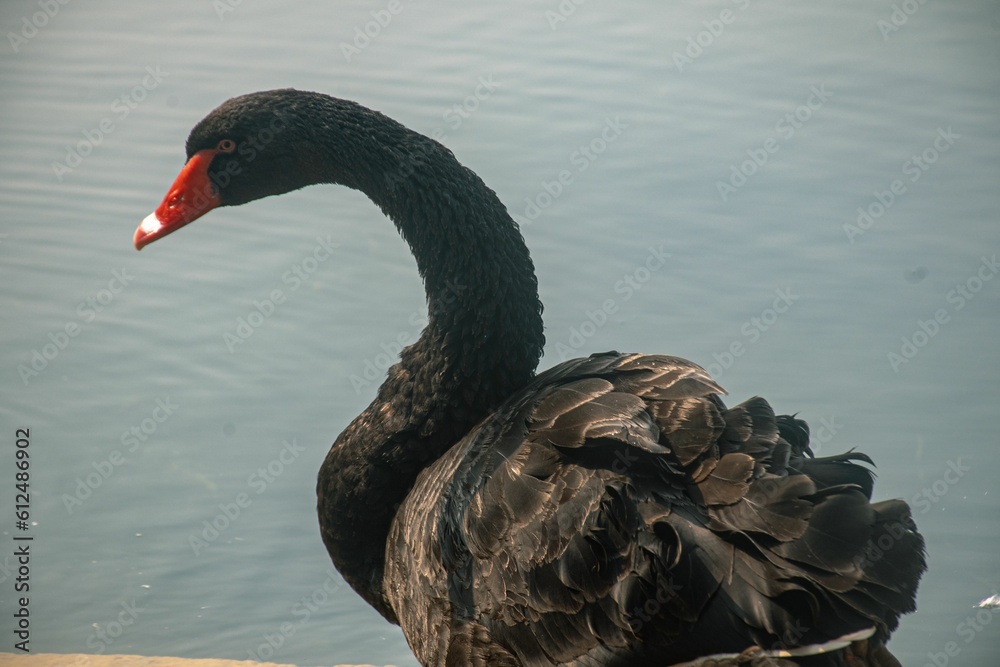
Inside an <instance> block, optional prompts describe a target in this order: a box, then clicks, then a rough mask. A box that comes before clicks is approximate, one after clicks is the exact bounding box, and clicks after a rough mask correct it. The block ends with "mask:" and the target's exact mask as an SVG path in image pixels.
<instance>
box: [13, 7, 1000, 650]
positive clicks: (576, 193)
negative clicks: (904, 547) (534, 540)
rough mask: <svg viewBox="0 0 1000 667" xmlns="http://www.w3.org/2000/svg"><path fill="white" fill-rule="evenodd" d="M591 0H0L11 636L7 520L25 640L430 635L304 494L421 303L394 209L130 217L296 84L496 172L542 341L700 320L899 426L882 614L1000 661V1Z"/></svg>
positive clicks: (698, 326) (324, 193) (742, 367)
mask: <svg viewBox="0 0 1000 667" xmlns="http://www.w3.org/2000/svg"><path fill="white" fill-rule="evenodd" d="M578 1H579V4H576V3H573V2H569V0H564V1H563V2H557V1H555V0H553V1H552V2H542V3H529V2H514V3H490V2H479V3H459V2H449V3H435V4H433V5H432V4H431V3H418V2H412V3H411V2H406V1H405V0H398V2H397V1H396V0H393V2H373V3H360V2H352V3H328V4H323V3H313V4H307V3H304V2H290V1H289V2H280V3H279V2H275V3H266V2H261V1H257V2H251V1H249V0H246V1H243V2H239V1H237V0H218V1H216V2H214V3H213V2H210V1H209V0H200V1H187V2H172V3H158V4H156V5H155V6H153V7H150V6H147V5H139V4H132V5H123V4H121V3H110V2H87V3H84V2H69V3H67V4H65V5H62V4H59V3H58V2H54V0H53V1H52V2H49V3H48V4H47V5H46V3H44V2H37V1H30V0H16V1H15V0H8V1H6V2H4V3H3V4H2V8H0V27H2V29H3V30H2V32H3V33H4V34H5V35H6V37H5V39H4V40H3V44H0V53H2V56H0V72H2V93H0V98H2V100H3V102H2V122H0V151H2V153H0V181H2V184H3V185H2V191H0V192H2V201H0V220H2V223H0V234H2V235H0V280H2V284H3V286H4V287H3V290H2V292H0V312H2V317H3V327H2V331H3V334H2V336H3V345H2V348H0V371H2V372H0V391H2V395H3V400H2V406H0V410H2V437H0V440H2V442H3V446H2V448H0V451H2V452H3V454H2V457H3V460H2V461H0V470H2V471H4V472H3V473H2V474H0V480H2V482H3V483H2V486H3V489H4V490H3V492H2V494H0V497H2V498H3V506H4V507H5V508H7V507H11V506H12V505H13V501H14V474H15V468H14V456H15V455H14V450H15V445H14V442H15V431H16V429H18V428H27V429H30V456H31V459H30V461H31V468H30V473H31V477H30V484H31V486H30V491H31V503H30V504H31V508H30V518H31V525H30V530H29V531H18V530H17V529H16V528H15V523H14V517H13V516H12V514H13V512H11V511H8V510H7V509H4V511H3V512H2V513H0V532H2V537H3V540H4V541H5V544H4V546H2V547H0V553H2V554H4V555H3V557H0V565H2V571H0V600H2V602H0V609H2V617H3V618H4V619H6V620H4V621H3V623H2V624H0V625H2V626H3V631H2V633H0V636H2V637H3V638H4V639H3V645H2V646H0V651H13V650H14V649H13V642H14V640H13V638H12V637H13V635H12V633H11V629H12V627H13V621H12V616H11V614H12V613H13V612H14V609H15V603H14V592H13V590H14V589H13V584H14V575H13V574H12V570H11V567H12V563H13V558H12V553H13V547H12V546H11V545H13V544H14V542H13V541H12V536H13V535H14V534H15V533H17V534H19V535H25V534H30V535H32V536H33V537H34V541H33V542H32V552H31V553H32V560H31V575H30V576H31V580H30V585H31V590H30V613H31V644H30V646H31V649H32V650H33V651H56V652H71V651H81V652H99V651H100V652H111V653H138V654H145V655H162V654H169V655H180V656H188V657H225V658H236V659H255V658H261V659H270V660H275V661H280V662H294V663H297V664H300V665H330V664H333V663H337V662H365V663H373V664H376V665H383V664H394V665H400V666H402V665H414V664H415V662H414V660H413V658H412V656H411V654H410V652H409V650H408V648H407V646H406V643H405V641H404V639H403V637H402V634H401V633H400V631H399V629H398V628H396V627H394V626H390V625H389V624H387V623H385V622H384V621H383V620H382V619H381V618H380V617H379V616H377V615H376V614H375V613H374V612H373V611H371V610H370V609H368V608H367V607H366V605H365V604H364V603H363V602H362V601H361V600H360V598H358V597H357V596H356V595H355V594H354V593H353V592H352V591H351V590H350V589H349V588H348V587H347V586H345V585H344V584H343V582H342V580H341V579H340V577H339V576H338V575H337V574H336V573H334V572H332V570H331V567H330V564H329V561H328V558H327V556H326V553H325V551H324V549H323V546H322V544H321V542H320V539H319V535H318V531H317V526H316V519H315V510H314V505H315V500H314V484H315V474H316V471H317V469H318V468H319V464H320V462H321V460H322V458H323V456H324V455H325V453H326V450H327V448H328V446H329V443H330V442H332V440H333V439H334V437H336V435H337V433H339V431H340V430H341V429H342V428H343V427H344V426H345V425H346V424H347V423H348V422H349V421H350V420H351V418H352V417H353V416H354V415H355V414H357V413H358V412H359V411H360V410H361V409H362V408H363V407H364V406H365V405H366V404H367V403H368V402H369V401H370V400H371V398H372V397H373V395H374V393H375V389H376V386H377V384H378V382H379V381H380V379H381V376H382V374H383V371H384V369H385V367H386V366H387V365H388V364H389V363H390V361H391V357H392V355H393V354H394V353H395V350H396V349H398V343H399V341H402V342H404V343H405V342H409V341H411V340H412V339H413V338H414V337H415V336H416V335H417V333H418V332H419V330H420V327H421V323H422V318H423V316H424V309H423V298H422V292H421V288H420V284H419V280H418V277H417V273H416V270H415V267H414V264H413V261H412V259H411V258H410V257H409V254H408V251H407V248H406V246H405V245H404V244H403V242H402V241H401V240H400V239H399V238H398V237H397V235H396V233H395V231H394V230H393V228H392V225H390V224H388V223H387V222H386V221H385V220H384V219H383V217H382V215H381V214H380V213H379V211H378V210H377V209H375V207H374V206H372V205H371V203H370V202H369V201H368V200H367V199H365V198H364V197H363V196H361V195H359V194H358V193H356V192H352V191H348V190H346V189H338V188H331V187H316V188H310V189H307V190H305V191H301V192H297V193H294V194H290V195H286V196H283V197H280V198H271V199H268V200H263V201H259V202H256V203H253V204H251V205H248V206H245V207H242V208H238V209H220V210H217V211H214V212H212V213H211V214H210V215H209V216H207V217H206V218H204V219H202V220H200V221H198V222H197V223H195V224H194V225H192V226H190V227H188V228H186V229H184V230H183V231H182V232H180V233H178V234H175V235H173V236H171V237H169V238H167V239H165V240H162V241H160V242H158V243H157V244H155V245H153V246H151V247H149V248H147V249H146V250H145V251H143V252H142V253H141V254H140V253H136V252H135V251H134V250H133V248H132V243H131V241H132V233H133V231H134V229H135V227H136V225H137V224H138V222H139V221H140V220H141V219H142V218H143V217H144V216H145V215H146V214H147V213H149V212H150V211H151V210H152V209H153V208H155V206H156V205H157V204H158V203H159V201H160V199H161V198H162V196H163V195H164V193H165V192H166V189H167V187H168V186H169V185H170V183H171V182H172V180H173V178H174V176H175V175H176V173H177V171H178V170H179V168H180V166H181V165H182V163H183V159H184V148H183V147H184V140H185V138H186V137H187V133H188V131H189V129H190V128H191V126H193V125H194V123H195V122H196V121H198V120H199V119H201V118H202V117H203V116H204V115H205V114H206V113H207V112H208V111H209V110H211V109H212V108H214V107H215V106H216V105H218V104H219V103H220V102H222V101H223V100H225V99H226V98H228V97H230V96H233V95H236V94H240V93H245V92H250V91H255V90H264V89H268V88H277V87H288V86H291V87H297V88H302V89H311V90H318V91H323V92H326V93H330V94H333V95H336V96H339V97H345V98H350V99H354V100H357V101H359V102H361V103H363V104H365V105H368V106H370V107H373V108H376V109H379V110H381V111H383V112H385V113H387V114H389V115H391V116H393V117H395V118H397V119H398V120H400V121H402V122H403V123H405V124H407V125H408V126H410V127H412V128H415V129H417V130H419V131H421V132H424V133H426V134H433V135H435V136H438V137H439V138H440V139H441V140H442V141H443V142H444V143H445V144H446V145H448V146H449V147H450V148H451V149H452V150H453V151H454V152H455V154H456V155H457V156H458V157H459V159H460V160H462V161H463V162H464V163H465V164H466V165H468V166H469V167H471V168H472V169H474V170H475V171H476V172H478V173H479V174H480V175H481V176H482V177H483V179H484V180H485V181H486V182H487V183H488V184H489V185H490V186H491V187H492V188H494V189H495V190H496V191H497V193H498V194H499V195H500V197H501V199H502V200H503V201H504V202H505V203H506V204H507V205H508V207H509V208H510V210H511V212H512V214H514V216H515V217H516V218H517V219H518V220H519V221H520V222H522V226H523V231H524V235H525V237H526V239H527V242H528V244H529V246H530V247H531V249H532V252H533V257H534V261H535V264H536V266H537V268H538V275H539V282H540V285H541V296H542V300H543V301H544V303H545V304H546V311H545V321H546V327H547V329H546V331H547V339H548V344H547V346H546V355H545V358H544V359H543V361H542V367H543V368H544V367H548V366H551V365H553V364H555V363H557V362H559V361H560V360H562V359H563V358H567V357H570V356H581V355H586V354H589V353H591V352H595V351H603V350H608V349H618V350H631V351H643V352H664V353H671V354H676V355H680V356H684V357H686V358H689V359H691V360H693V361H696V362H699V363H701V364H703V365H705V366H706V367H708V368H709V369H710V370H711V371H712V372H713V373H715V374H716V375H717V377H718V378H719V380H720V381H721V383H722V384H723V385H724V386H725V387H726V388H727V389H728V390H729V392H730V394H731V399H732V400H733V401H739V400H743V399H745V398H747V397H749V396H752V395H754V394H760V395H763V396H765V397H766V398H768V399H769V400H770V401H771V402H772V404H773V405H774V406H775V407H776V409H778V410H779V411H783V412H798V413H799V414H800V416H802V417H803V418H805V419H807V420H809V421H810V422H811V424H812V426H813V431H814V437H815V439H816V447H817V448H818V450H819V452H820V453H822V454H831V453H836V452H840V451H844V450H847V449H850V448H852V447H858V448H861V449H862V450H863V451H865V452H868V453H869V454H871V455H872V456H873V457H874V458H875V460H876V461H877V463H878V464H879V467H878V483H877V490H876V493H877V495H878V496H879V497H883V498H888V497H902V498H905V499H907V500H909V501H910V502H911V504H912V505H913V508H914V514H915V517H916V520H917V522H918V524H919V526H920V529H921V530H922V531H923V533H924V535H925V536H926V537H927V543H928V552H929V559H930V570H929V572H928V574H927V576H926V577H925V578H924V580H923V584H922V586H921V589H920V597H919V611H918V612H917V613H915V614H913V615H911V616H908V617H906V618H905V619H904V620H903V624H902V626H901V628H900V630H899V631H898V632H897V633H896V635H895V636H894V638H893V640H892V643H891V647H892V649H893V650H894V651H895V652H896V653H897V655H899V656H900V658H901V659H902V661H903V663H904V664H907V665H923V664H935V661H937V664H939V665H940V664H941V661H942V660H945V661H947V662H948V664H951V665H987V664H996V663H995V662H994V661H995V654H996V653H997V652H998V651H1000V622H993V623H990V621H992V620H993V618H994V615H993V613H992V612H990V611H988V610H977V609H975V605H976V604H977V603H978V602H979V601H980V600H982V599H984V598H986V597H987V596H989V595H991V594H993V593H996V592H997V587H998V586H1000V566H998V564H997V552H998V547H1000V537H998V520H997V517H998V512H1000V500H998V495H1000V494H998V492H997V483H996V481H997V479H998V478H1000V456H998V453H997V449H998V446H1000V443H998V432H997V428H996V424H997V420H996V415H997V397H998V391H997V390H998V383H1000V381H998V370H1000V364H998V359H1000V356H998V353H997V345H996V340H997V327H998V324H1000V317H998V316H1000V280H997V279H995V278H996V277H997V276H996V273H997V271H998V267H997V265H996V256H997V253H998V251H1000V226H998V225H997V213H998V208H1000V207H998V204H1000V197H998V194H997V193H998V190H1000V188H998V185H1000V179H998V176H1000V168H998V160H997V155H998V153H1000V136H998V132H997V109H998V101H1000V100H998V98H1000V95H998V83H1000V67H998V65H1000V57H998V56H1000V7H998V6H997V5H996V3H992V2H988V1H984V2H971V1H969V2H938V1H927V2H918V1H917V0H906V1H905V2H895V3H893V2H888V1H877V2H866V3H858V2H818V3H806V4H805V5H802V6H799V5H790V4H789V3H781V2H776V1H775V0H746V1H744V0H741V1H738V2H690V1H687V2H674V3H652V2H616V3H605V2H597V1H596V0H590V1H589V2H582V1H581V0H578ZM45 6H48V7H49V13H50V14H52V15H51V16H49V15H47V14H46V13H45V11H44V7H45ZM52 7H56V8H57V11H55V10H53V9H52ZM373 12H374V14H373ZM33 24H40V25H41V26H42V27H39V28H37V29H35V28H34V26H33ZM366 32H367V33H368V34H367V35H366ZM12 35H13V37H12ZM859 211H860V213H859ZM861 213H864V214H865V215H864V216H862V215H861ZM321 244H325V245H327V246H330V247H333V250H332V253H330V254H327V252H326V251H321V252H319V255H318V256H320V257H322V258H323V261H317V260H316V259H315V257H316V255H314V251H315V250H316V248H317V246H318V245H321ZM647 262H648V263H647ZM276 290H278V291H280V301H272V303H271V304H270V305H269V304H268V303H265V302H266V301H268V300H269V299H272V298H273V296H274V295H273V293H274V292H275V291H276ZM261 311H264V312H266V313H267V314H268V316H267V317H264V316H263V315H261V314H260V312H261ZM241 320H244V321H245V322H246V324H245V325H241ZM241 327H243V328H241ZM245 327H249V329H248V328H245ZM70 332H72V333H70ZM244 335H247V337H244ZM212 523H215V525H216V526H219V527H221V530H216V529H214V528H206V525H211V524H212ZM977 613H978V620H977ZM969 617H971V620H969ZM0 661H3V658H2V657H0Z"/></svg>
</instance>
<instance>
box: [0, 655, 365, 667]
mask: <svg viewBox="0 0 1000 667" xmlns="http://www.w3.org/2000/svg"><path fill="white" fill-rule="evenodd" d="M0 665H2V666H3V667H294V665H279V664H278V663H275V662H255V661H253V660H214V659H209V660H202V659H187V658H166V657H162V658H151V657H149V656H145V655H84V654H82V653H68V654H67V653H35V654H33V655H24V654H15V653H0ZM333 667H375V666H374V665H334V666H333Z"/></svg>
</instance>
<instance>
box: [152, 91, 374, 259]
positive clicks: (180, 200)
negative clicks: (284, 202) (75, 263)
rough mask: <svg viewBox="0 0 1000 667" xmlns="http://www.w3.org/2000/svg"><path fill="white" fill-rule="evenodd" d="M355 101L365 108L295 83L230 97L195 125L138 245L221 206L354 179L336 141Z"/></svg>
mask: <svg viewBox="0 0 1000 667" xmlns="http://www.w3.org/2000/svg"><path fill="white" fill-rule="evenodd" d="M352 107H356V108H357V109H363V107H360V106H359V105H356V104H354V103H353V102H347V101H344V100H337V99H335V98H332V97H329V96H326V95H322V94H320V93H308V92H303V91H297V90H292V89H285V90H271V91H264V92H259V93H251V94H249V95H242V96H240V97H234V98H232V99H230V100H228V101H226V102H224V103H223V104H222V105H221V106H219V107H218V108H217V109H215V110H214V111H212V112H211V113H210V114H208V116H206V117H205V118H204V119H203V120H202V121H200V122H199V123H198V124H197V125H195V127H194V128H193V129H192V130H191V134H190V136H189V137H188V140H187V161H186V163H185V165H184V167H183V168H182V169H181V171H180V173H179V174H178V175H177V178H176V179H175V180H174V183H173V185H171V186H170V188H169V190H167V194H166V196H164V198H163V201H162V202H161V203H160V205H159V206H158V207H157V208H156V210H155V211H154V212H153V213H151V214H150V215H148V216H146V218H145V219H144V220H143V221H142V223H141V224H140V225H139V227H138V229H136V232H135V236H134V239H133V242H134V244H135V247H136V249H137V250H141V249H142V248H143V247H144V246H146V245H149V244H150V243H152V242H153V241H156V240H157V239H160V238H162V237H164V236H167V235H168V234H170V233H172V232H175V231H177V230H178V229H180V228H181V227H183V226H185V225H187V224H189V223H191V222H194V221H195V220H197V219H198V218H200V217H202V216H203V215H205V214H206V213H208V212H209V211H211V210H212V209H214V208H216V207H219V206H238V205H240V204H245V203H247V202H250V201H253V200H255V199H261V198H263V197H268V196H271V195H279V194H284V193H286V192H290V191H292V190H296V189H298V188H301V187H304V186H306V185H310V184H313V183H320V182H345V183H348V182H349V179H348V178H340V177H339V176H338V173H339V172H340V171H342V170H341V169H340V168H339V165H337V164H332V163H331V157H330V156H331V154H334V155H336V153H337V151H336V150H333V151H331V150H330V148H331V147H330V145H329V144H330V143H331V139H330V137H331V135H332V136H336V135H337V133H338V131H339V130H341V129H342V128H343V126H344V124H343V123H336V119H337V118H338V117H340V118H347V117H348V116H350V113H351V112H354V113H355V114H356V113H357V111H356V110H355V109H353V108H352ZM331 110H333V111H334V113H331ZM337 110H339V111H340V113H339V114H338V113H335V111H337ZM365 111H367V110H365ZM369 113H371V112H369ZM331 119H332V120H333V121H334V122H333V123H332V124H331ZM348 126H349V124H348ZM345 134H350V133H349V132H347V133H345ZM335 148H336V147H335V146H334V149H335Z"/></svg>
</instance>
